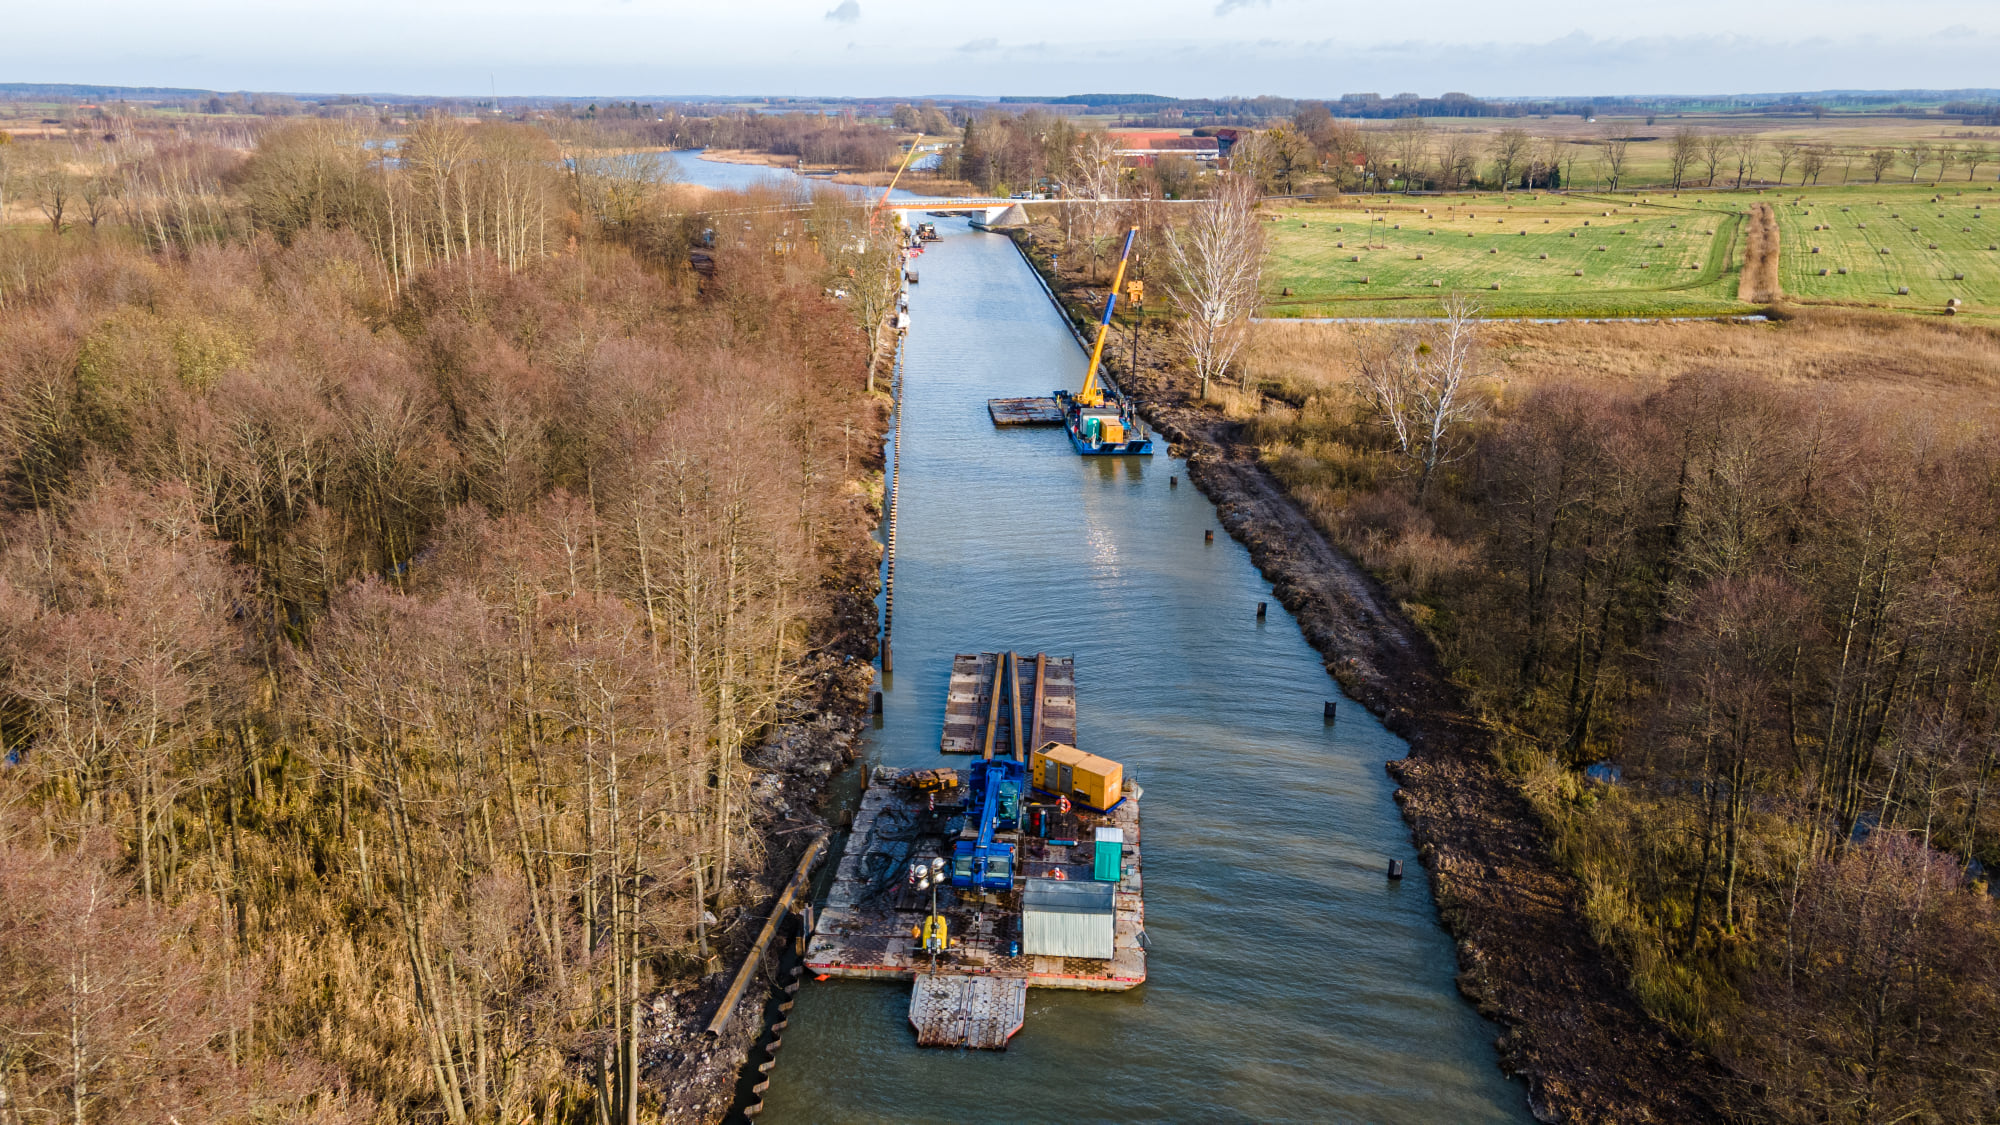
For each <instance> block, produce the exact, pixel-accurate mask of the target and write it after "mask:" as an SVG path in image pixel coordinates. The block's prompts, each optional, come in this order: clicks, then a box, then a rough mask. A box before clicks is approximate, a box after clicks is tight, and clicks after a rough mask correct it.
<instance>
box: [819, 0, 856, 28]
mask: <svg viewBox="0 0 2000 1125" xmlns="http://www.w3.org/2000/svg"><path fill="white" fill-rule="evenodd" d="M826 18H827V19H829V20H832V21H833V22H834V23H853V22H854V21H856V20H858V19H860V18H861V5H860V3H858V0H840V5H839V6H838V7H836V8H834V10H833V11H831V12H828V13H827V14H826Z"/></svg>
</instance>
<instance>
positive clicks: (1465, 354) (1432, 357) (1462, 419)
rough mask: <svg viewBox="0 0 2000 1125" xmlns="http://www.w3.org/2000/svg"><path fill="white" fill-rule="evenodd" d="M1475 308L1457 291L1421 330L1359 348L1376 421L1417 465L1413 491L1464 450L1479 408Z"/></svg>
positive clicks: (1361, 379) (1362, 378) (1364, 390)
mask: <svg viewBox="0 0 2000 1125" xmlns="http://www.w3.org/2000/svg"><path fill="white" fill-rule="evenodd" d="M1478 325H1479V308H1478V306H1476V305H1474V304H1473V303H1472V302H1471V301H1470V300H1468V299H1467V298H1465V297H1464V296H1463V295H1461V294H1457V293H1454V294H1452V295H1451V296H1450V297H1447V298H1446V299H1445V301H1444V317H1443V319H1441V320H1439V321H1437V322H1436V323H1435V324H1434V325H1432V326H1430V327H1428V328H1427V329H1425V330H1424V331H1420V332H1409V331H1401V332H1398V333H1396V334H1395V335H1393V336H1389V337H1386V338H1385V337H1377V338H1376V339H1375V341H1373V342H1372V343H1371V344H1370V345H1367V346H1365V347H1364V349H1363V354H1362V361H1361V365H1360V370H1359V372H1358V374H1359V382H1360V384H1361V390H1362V396H1363V398H1364V399H1365V400H1366V401H1367V403H1368V407H1369V409H1370V412H1371V413H1373V414H1374V415H1375V418H1376V421H1377V422H1378V423H1379V424H1380V425H1381V426H1382V427H1383V428H1384V429H1386V430H1388V432H1389V437H1390V442H1391V444H1393V445H1394V446H1395V449H1396V453H1397V454H1398V455H1399V456H1401V457H1402V458H1403V459H1404V461H1405V462H1407V463H1408V464H1409V465H1411V466H1412V467H1413V468H1414V469H1415V470H1416V472H1417V497H1418V499H1422V498H1423V496H1424V494H1425V493H1426V492H1428V491H1429V490H1430V485H1431V481H1432V479H1433V478H1434V477H1436V475H1437V471H1438V469H1440V468H1442V467H1443V466H1445V465H1448V464H1450V463H1452V462H1454V461H1456V460H1458V459H1459V458H1460V457H1463V456H1464V455H1465V452H1466V450H1467V449H1468V448H1469V444H1470V443H1469V441H1468V439H1467V436H1466V434H1465V423H1466V422H1468V421H1470V420H1471V419H1472V417H1473V416H1474V414H1475V413H1476V412H1477V410H1478V406H1479V404H1478V401H1477V400H1476V399H1474V398H1473V397H1472V395H1471V394H1470V390H1471V384H1472V383H1473V381H1474V380H1476V379H1477V378H1478V367H1477V362H1476V356H1475V347H1476V344H1477V332H1478Z"/></svg>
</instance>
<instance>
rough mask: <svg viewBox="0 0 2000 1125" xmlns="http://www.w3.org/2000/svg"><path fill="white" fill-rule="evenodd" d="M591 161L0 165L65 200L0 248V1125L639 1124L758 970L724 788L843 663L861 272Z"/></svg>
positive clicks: (859, 423)
mask: <svg viewBox="0 0 2000 1125" xmlns="http://www.w3.org/2000/svg"><path fill="white" fill-rule="evenodd" d="M619 141H620V138H618V137H615V136H606V137H597V136H594V135H592V134H590V133H588V132H582V131H579V130H578V129H577V128H576V127H574V126H570V127H567V128H566V129H565V130H557V131H545V130H542V129H538V128H535V127H531V126H526V125H517V124H476V125H471V124H465V123H461V122H458V121H454V120H449V119H444V118H430V119H426V120H423V121H421V122H418V123H416V124H414V125H413V126H412V127H411V128H410V129H409V130H408V131H407V132H406V133H403V134H401V135H398V136H394V137H382V136H376V135H371V134H368V133H364V132H361V131H358V130H356V129H353V128H351V127H349V126H347V125H344V124H341V123H338V122H327V121H307V122H301V123H293V124H285V125H279V126H275V127H272V128H269V129H267V130H263V131H261V132H259V133H258V134H257V135H255V136H254V137H244V136H242V135H240V134H224V133H220V132H215V133H200V132H189V131H185V130H182V131H176V132H172V133H167V132H162V133H158V134H154V135H140V136H137V137H121V138H119V141H118V143H117V144H116V145H115V146H113V145H106V146H105V147H104V148H102V149H94V150H93V151H92V154H91V159H90V160H89V161H79V160H77V159H75V158H73V156H72V155H71V154H70V153H69V152H68V151H67V146H65V151H64V152H62V153H55V152H38V151H36V148H37V145H36V144H34V143H30V142H17V143H16V144H14V145H11V146H6V148H5V154H6V156H7V158H8V159H9V160H10V161H11V162H13V167H15V168H17V169H25V171H23V173H22V174H24V175H26V174H32V175H36V176H42V177H52V178H54V183H55V187H54V188H52V187H51V186H50V184H48V183H45V184H42V185H41V186H40V187H39V188H38V189H37V192H38V197H39V198H47V197H48V196H49V194H50V192H51V191H53V190H56V189H57V188H59V189H61V190H62V191H67V192H80V191H82V190H83V188H82V187H81V186H80V185H83V184H85V183H86V182H88V181H89V180H90V179H91V178H92V177H96V178H98V180H99V183H98V185H97V186H96V187H95V188H93V189H92V190H95V191H101V192H102V193H103V194H104V195H105V197H106V198H105V199H104V200H103V202H102V204H101V206H102V211H101V213H94V214H93V216H92V218H91V221H90V222H89V223H87V224H86V223H82V222H76V221H66V220H65V219H64V217H63V216H61V215H60V214H58V215H56V216H54V217H53V218H51V217H50V216H48V215H47V214H46V211H44V212H43V213H41V214H40V215H39V216H38V221H37V224H36V226H35V227H34V228H32V229H30V228H28V227H26V226H25V225H24V226H20V227H16V228H13V229H6V230H4V231H0V742H3V743H4V745H0V755H4V764H0V1122H4V1123H5V1125H16V1123H26V1122H44V1121H52V1120H53V1121H64V1122H69V1123H71V1125H87V1123H95V1122H121V1123H122V1122H134V1123H144V1122H158V1123H161V1125H166V1123H169V1122H183V1123H192V1122H197V1121H199V1122H231V1121H250V1120H256V1121H273V1120H299V1121H314V1122H327V1123H333V1122H357V1123H359V1122H392V1121H415V1120H423V1121H444V1122H450V1123H453V1125H457V1123H467V1122H469V1123H477V1122H505V1123H508V1125H512V1123H515V1122H519V1121H521V1120H524V1119H527V1118H529V1117H533V1118H534V1119H536V1120H542V1121H552V1122H553V1121H574V1122H579V1123H581V1122H598V1123H602V1125H609V1123H610V1122H613V1121H618V1122H632V1121H636V1120H637V1119H638V1117H639V1114H640V1111H641V1107H642V1106H643V1105H648V1104H651V1103H652V1100H653V1099H654V1098H655V1097H656V1096H657V1093H658V1092H657V1091H656V1090H655V1089H653V1088H652V1087H651V1086H650V1085H649V1083H648V1081H647V1079H646V1073H647V1068H648V1066H649V1065H651V1062H652V1060H650V1059H646V1058H642V1041H643V1040H644V1039H645V1033H646V1031H647V1029H648V1027H649V1026H650V1025H651V1023H652V1022H653V1021H654V1019H655V1016H654V1013H655V1012H656V1011H657V1010H658V1009H657V1008H656V1006H655V1002H654V997H656V996H657V995H659V994H660V993H661V991H662V990H663V989H664V988H665V987H666V986H667V985H669V984H671V983H673V982H676V981H686V980H689V979H693V978H699V977H701V976H702V975H704V974H706V973H709V972H711V971H713V970H714V969H715V968H717V967H719V963H720V960H721V957H720V952H721V950H722V949H723V948H724V947H725V946H728V945H729V944H730V943H731V942H735V943H737V947H740V944H741V942H742V941H743V940H744V936H745V929H746V924H747V926H748V928H749V929H754V928H755V925H756V923H757V922H760V921H761V915H759V916H757V917H756V919H755V920H754V921H747V920H748V919H750V910H751V908H754V907H755V906H756V905H757V903H758V901H759V900H760V899H761V898H762V896H763V895H764V893H765V891H764V889H763V887H764V884H763V882H762V879H763V873H764V870H765V862H766V859H767V858H768V855H769V853H770V852H771V850H772V848H773V847H774V846H776V845H774V844H773V843H772V837H771V836H770V834H769V832H770V828H771V818H772V816H773V815H774V813H773V812H772V810H771V809H770V808H768V807H766V806H768V805H769V804H771V798H770V797H769V796H768V794H769V793H770V792H771V790H770V788H769V784H768V781H769V779H768V778H767V777H766V776H765V774H764V771H762V770H760V769H757V768H755V767H753V766H752V765H751V764H750V763H749V762H748V761H746V754H748V753H750V752H751V751H752V750H753V749H754V748H755V747H756V746H757V745H758V744H759V742H760V741H761V740H762V739H764V738H765V737H766V736H767V734H769V732H771V731H773V730H774V729H777V727H778V726H779V725H781V724H793V725H799V724H811V723H812V722H814V721H815V714H816V709H818V708H823V707H835V708H838V707H843V706H848V705H850V704H852V701H851V700H849V699H848V698H847V697H848V695H849V694H851V692H848V691H846V690H845V689H841V688H840V685H841V684H842V683H844V682H845V681H844V680H843V677H844V676H845V677H847V678H848V679H851V678H852V677H851V670H852V668H853V667H858V666H863V665H865V663H866V655H867V652H868V651H869V646H870V645H872V638H871V636H870V630H869V626H868V625H867V624H866V620H867V619H866V617H865V613H866V607H867V604H868V603H867V599H868V598H870V597H871V596H872V588H873V582H874V578H873V574H874V561H875V558H876V553H875V552H876V549H875V547H874V546H873V544H872V543H871V541H870V540H869V539H868V537H867V534H866V528H867V527H868V526H869V525H871V524H872V522H873V519H874V515H873V513H874V509H875V506H876V504H877V503H878V494H879V469H880V457H879V443H878V441H877V438H878V437H879V434H880V428H881V419H882V409H881V406H880V401H879V400H880V396H879V395H876V394H872V393H871V392H870V389H869V384H868V363H869V338H870V337H869V334H868V332H866V331H864V329H866V328H872V327H873V326H872V325H864V324H863V323H861V320H862V319H863V318H862V315H861V314H860V313H858V312H857V310H856V309H855V308H854V307H852V306H853V304H854V302H851V301H840V300H836V299H833V298H832V297H831V296H830V293H831V291H832V290H831V286H832V284H833V280H834V279H836V278H848V277H850V276H852V271H854V270H856V269H857V268H859V269H865V268H867V267H868V263H869V262H872V261H879V260H881V255H880V254H874V250H873V249H872V246H873V242H874V241H879V239H876V238H874V237H873V236H871V235H870V234H869V233H868V224H867V219H866V215H865V214H863V213H862V212H861V210H860V209H859V208H858V207H854V206H852V205H849V204H846V203H844V202H841V201H838V200H834V199H830V198H829V199H821V200H819V201H818V202H817V203H814V202H813V201H811V200H806V199H803V198H801V199H793V200H768V201H766V202H771V203H779V202H782V203H796V204H803V205H810V206H811V209H810V210H809V211H792V212H783V213H772V214H762V215H753V216H752V217H750V218H747V219H732V220H730V221H729V222H728V223H726V224H723V223H720V222H717V223H715V225H718V226H722V227H723V228H724V229H723V231H722V232H721V233H720V234H718V233H717V232H716V231H715V230H714V229H713V227H711V226H710V222H711V220H708V219H705V218H704V217H703V216H701V215H697V214H685V213H681V214H677V213H676V212H675V210H674V208H673V206H672V201H673V198H674V197H673V196H672V195H671V194H669V193H670V189H671V185H670V184H669V183H668V182H667V181H668V180H669V179H670V177H667V176H664V175H662V174H661V170H660V169H659V167H658V166H657V165H656V164H655V163H653V162H652V161H650V160H648V159H645V158H638V159H633V158H622V157H617V156H615V155H614V154H613V153H614V151H615V148H612V147H607V146H615V145H616V144H617V143H618V142H619ZM44 143H46V144H48V145H49V147H50V148H54V147H55V142H44ZM65 177H66V178H65ZM717 198H718V199H719V200H720V202H711V203H710V204H708V205H709V206H713V207H717V208H721V207H727V206H735V207H738V208H742V207H744V206H747V205H749V203H750V202H751V201H746V200H744V199H742V198H740V197H727V196H722V197H717ZM73 216H74V213H72V217H73ZM41 219H48V220H49V221H40V220H41ZM801 228H803V229H801ZM822 250H824V252H822ZM857 254H861V255H866V254H874V256H873V257H856V255H857ZM691 263H693V264H698V265H699V266H700V267H701V268H700V269H699V270H698V271H697V270H696V269H693V268H691ZM846 283H847V284H852V282H846ZM857 599H858V604H859V605H860V606H861V607H862V608H861V610H860V611H855V610H854V606H855V604H857ZM850 662H851V663H850ZM829 685H833V686H832V687H831V688H830V687H829ZM850 686H851V685H850ZM802 839H803V838H800V840H802Z"/></svg>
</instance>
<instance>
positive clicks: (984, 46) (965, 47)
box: [958, 37, 1000, 51]
mask: <svg viewBox="0 0 2000 1125" xmlns="http://www.w3.org/2000/svg"><path fill="white" fill-rule="evenodd" d="M958 49H959V50H961V51H997V50H999V49H1000V41H999V40H998V39H994V38H991V37H989V38H986V39H973V40H970V41H968V42H965V43H960V44H959V45H958Z"/></svg>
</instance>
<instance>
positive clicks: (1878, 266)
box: [1765, 184, 2000, 316]
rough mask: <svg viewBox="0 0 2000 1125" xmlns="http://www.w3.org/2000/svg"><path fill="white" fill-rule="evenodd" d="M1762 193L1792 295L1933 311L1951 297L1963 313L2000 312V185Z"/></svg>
mask: <svg viewBox="0 0 2000 1125" xmlns="http://www.w3.org/2000/svg"><path fill="white" fill-rule="evenodd" d="M1765 198H1766V199H1771V200H1773V201H1774V202H1776V204H1777V213H1778V230H1779V247H1780V250H1779V254H1780V260H1779V280H1780V283H1781V284H1783V285H1784V287H1785V293H1786V294H1787V295H1788V296H1789V297H1791V298H1793V299H1795V300H1798V301H1801V302H1804V303H1819V302H1822V301H1826V302H1838V303H1841V304H1857V305H1869V306H1875V307H1881V308H1894V309H1909V310H1915V311H1927V312H1935V311H1938V310H1939V309H1941V308H1942V307H1943V306H1944V303H1945V302H1946V301H1948V300H1950V299H1951V298H1953V297H1956V298H1958V299H1959V300H1961V301H1963V302H1964V309H1963V311H1964V312H1965V313H1966V314H1970V315H1976V316H1995V315H2000V250H1995V249H1993V247H1995V246H2000V192H1995V191H1992V190H1991V189H1989V188H1987V187H1986V186H1984V185H1979V186H1977V187H1974V188H1973V190H1970V191H1966V190H1963V189H1962V188H1954V187H1953V186H1951V185H1945V186H1944V187H1943V188H1941V189H1940V188H1932V187H1928V186H1925V185H1921V184H1919V185H1915V186H1911V185H1907V184H1905V185H1898V186H1896V187H1893V188H1882V187H1852V188H1831V189H1824V190H1819V191H1809V192H1806V193H1803V194H1801V193H1800V192H1798V191H1797V190H1796V189H1794V190H1793V191H1790V192H1786V193H1784V194H1783V196H1782V197H1780V196H1779V193H1778V192H1775V191H1773V192H1770V193H1768V194H1767V195H1766V196H1765ZM1815 228H1820V229H1815ZM1815 246H1817V247H1819V251H1820V252H1819V253H1817V254H1815V253H1813V247H1815ZM1933 246H1935V247H1936V248H1935V249H1933V248H1932V247H1933ZM1884 250H1887V251H1888V253H1886V254H1885V253H1883V252H1882V251H1884ZM1843 269H1844V270H1846V271H1847V272H1846V273H1845V274H1843V273H1841V272H1840V271H1841V270H1843ZM1821 270H1825V271H1826V276H1825V277H1821V276H1820V271H1821ZM1955 274H1964V275H1965V278H1964V280H1962V281H1960V280H1954V277H1953V275H1955ZM1903 288H1908V289H1909V293H1908V294H1907V295H1905V294H1902V293H1900V292H1898V291H1899V290H1901V289H1903Z"/></svg>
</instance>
